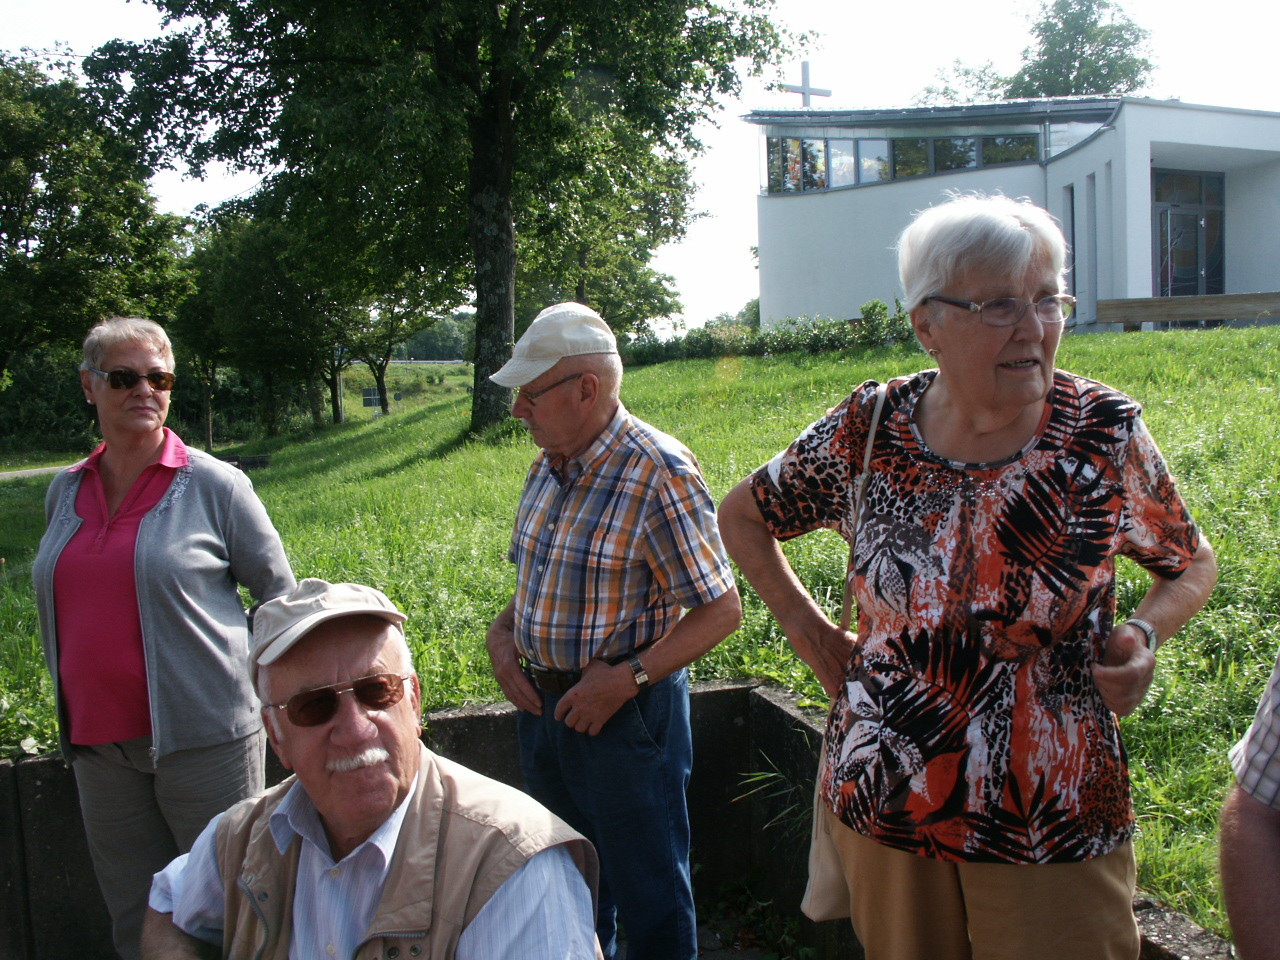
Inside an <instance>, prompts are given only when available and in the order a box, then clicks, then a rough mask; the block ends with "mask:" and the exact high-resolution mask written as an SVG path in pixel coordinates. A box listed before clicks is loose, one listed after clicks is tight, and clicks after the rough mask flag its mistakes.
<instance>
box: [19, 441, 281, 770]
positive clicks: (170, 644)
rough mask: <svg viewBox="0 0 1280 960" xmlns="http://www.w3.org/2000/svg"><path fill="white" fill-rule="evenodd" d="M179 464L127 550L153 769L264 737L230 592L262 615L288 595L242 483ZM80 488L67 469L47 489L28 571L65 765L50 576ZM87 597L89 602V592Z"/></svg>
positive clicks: (73, 524) (224, 469)
mask: <svg viewBox="0 0 1280 960" xmlns="http://www.w3.org/2000/svg"><path fill="white" fill-rule="evenodd" d="M187 457H188V459H189V463H188V464H187V466H185V467H181V468H179V469H178V471H177V473H176V474H175V475H174V478H173V482H172V483H171V484H170V485H169V489H168V490H167V491H165V494H164V496H163V497H161V498H160V502H159V503H157V504H156V505H155V506H154V507H153V508H152V509H151V510H150V511H149V512H148V513H147V515H146V516H144V517H143V518H142V522H141V524H140V525H139V527H138V541H137V546H136V547H135V550H134V574H135V576H136V579H137V593H138V612H139V614H140V615H141V620H142V648H143V654H144V657H145V660H146V667H147V690H148V693H149V695H150V698H151V736H152V745H151V754H152V757H153V759H158V758H160V757H163V756H164V755H165V754H169V753H173V752H175V751H177V750H188V749H191V748H193V747H205V746H211V745H214V744H219V743H227V742H229V741H231V740H236V739H239V738H240V737H245V736H248V735H249V734H251V733H254V732H256V731H258V730H259V729H261V727H262V720H261V718H260V716H259V713H258V700H257V697H256V696H255V695H254V692H253V685H252V683H251V681H250V678H249V618H248V616H247V615H246V613H245V609H244V604H243V603H242V602H241V600H240V592H239V590H238V589H237V584H243V585H244V586H245V587H247V588H248V590H249V592H250V593H251V594H252V595H253V597H254V599H256V600H257V602H258V603H262V602H264V601H266V600H270V599H272V598H273V597H278V596H280V595H281V594H284V593H288V592H289V591H290V590H292V589H293V586H294V578H293V571H292V570H291V569H290V567H289V561H288V559H287V558H286V557H285V553H284V546H283V544H281V542H280V535H279V534H278V533H276V529H275V527H274V526H272V524H271V520H270V518H269V517H268V516H267V511H266V509H265V508H264V507H263V506H262V501H261V500H259V499H258V495H257V494H256V493H254V492H253V484H252V483H250V482H249V478H248V477H246V476H245V475H244V474H243V473H241V472H240V471H239V470H238V469H237V468H236V467H233V466H231V465H230V464H226V463H223V462H222V461H221V460H218V459H216V458H215V457H211V456H210V455H209V454H207V453H205V452H204V451H202V450H196V449H193V448H191V447H187ZM82 462H83V461H82ZM77 466H78V464H77ZM83 476H84V473H83V472H82V471H79V470H76V469H75V468H74V467H69V468H67V469H66V470H63V471H61V472H60V473H58V474H57V475H56V476H55V477H54V478H53V482H52V483H51V484H50V485H49V492H48V493H47V494H46V495H45V504H44V506H45V519H46V521H47V523H48V526H47V528H46V529H45V532H44V536H43V537H42V538H41V540H40V549H39V551H38V552H37V554H36V560H35V563H34V565H33V567H32V571H31V575H32V580H33V581H34V582H35V588H36V604H37V607H38V609H39V613H40V633H41V638H42V640H43V643H44V657H45V662H46V663H47V664H48V666H49V672H50V673H51V674H53V677H54V690H55V696H56V698H57V707H58V720H59V728H60V743H61V747H62V754H63V756H64V757H66V759H67V761H68V762H70V761H71V760H72V759H73V758H74V756H75V748H74V747H73V746H72V745H71V742H70V740H69V739H68V738H67V730H68V724H67V722H66V717H65V715H64V714H63V710H64V709H65V704H64V702H63V698H62V691H61V685H60V683H58V676H59V674H58V618H57V614H56V601H55V598H54V595H53V571H54V568H55V567H56V566H57V563H58V557H59V555H60V554H61V553H62V549H63V547H65V546H66V545H67V542H68V541H69V540H70V539H71V537H72V536H73V535H74V534H75V532H76V531H77V530H78V529H79V528H80V524H81V522H82V520H81V518H80V517H79V516H78V515H77V514H76V512H75V503H76V494H77V492H78V491H79V489H80V481H81V479H82V478H83ZM85 589H87V590H92V589H93V586H92V584H86V585H85Z"/></svg>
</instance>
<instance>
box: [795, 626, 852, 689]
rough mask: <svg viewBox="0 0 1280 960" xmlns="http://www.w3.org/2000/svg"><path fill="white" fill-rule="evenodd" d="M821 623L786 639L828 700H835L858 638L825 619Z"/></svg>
mask: <svg viewBox="0 0 1280 960" xmlns="http://www.w3.org/2000/svg"><path fill="white" fill-rule="evenodd" d="M821 621H822V625H821V626H818V625H813V626H811V627H810V628H809V629H808V630H805V631H803V632H797V633H796V634H794V635H792V634H788V637H787V639H789V640H790V641H791V646H792V647H794V648H795V651H796V655H797V656H798V657H799V658H800V659H801V660H803V661H804V662H805V663H807V664H808V665H809V667H810V668H811V669H812V670H813V672H814V674H815V675H816V676H817V678H818V682H819V683H820V684H822V689H823V690H825V691H826V694H827V696H828V697H829V698H834V697H835V695H836V692H837V691H838V690H839V689H840V686H841V684H843V683H844V681H845V672H846V671H847V670H848V668H849V658H850V657H851V656H853V648H854V646H855V645H856V644H857V642H858V638H857V636H856V635H855V634H852V633H850V632H849V631H848V630H841V629H840V628H839V627H838V626H836V625H835V624H834V623H832V622H831V621H830V620H827V619H826V618H825V617H822V618H821Z"/></svg>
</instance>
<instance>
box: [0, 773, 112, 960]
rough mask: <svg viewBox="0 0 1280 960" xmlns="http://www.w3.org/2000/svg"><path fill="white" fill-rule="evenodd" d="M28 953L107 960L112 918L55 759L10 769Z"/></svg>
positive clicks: (45, 959)
mask: <svg viewBox="0 0 1280 960" xmlns="http://www.w3.org/2000/svg"><path fill="white" fill-rule="evenodd" d="M15 772H16V774H17V783H18V803H19V809H20V816H21V818H22V842H23V847H24V850H25V858H26V870H27V891H28V895H29V897H30V903H31V910H30V913H29V917H30V923H31V949H32V957H33V958H36V960H98V958H102V960H109V958H114V957H115V951H114V950H113V948H112V945H111V918H110V916H109V914H108V913H107V907H106V904H105V903H103V901H102V894H101V892H100V891H99V890H98V882H97V879H96V877H95V876H94V873H93V862H92V861H91V860H90V858H89V845H88V841H87V840H86V839H85V835H84V825H83V821H82V820H81V817H80V799H79V794H78V793H77V792H76V784H75V777H74V776H73V775H72V773H71V770H70V769H69V768H68V767H67V765H66V764H65V763H64V762H63V761H62V759H61V758H60V757H52V756H50V757H33V758H31V759H29V760H19V761H18V763H17V764H16V765H15Z"/></svg>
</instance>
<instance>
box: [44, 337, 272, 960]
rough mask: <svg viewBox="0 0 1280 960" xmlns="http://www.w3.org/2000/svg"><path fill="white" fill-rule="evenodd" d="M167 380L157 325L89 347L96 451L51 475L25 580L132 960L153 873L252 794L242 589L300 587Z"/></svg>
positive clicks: (65, 749) (264, 595) (90, 342)
mask: <svg viewBox="0 0 1280 960" xmlns="http://www.w3.org/2000/svg"><path fill="white" fill-rule="evenodd" d="M173 367H174V363H173V348H172V347H171V346H170V344H169V338H168V337H167V336H166V335H165V332H164V330H163V329H162V328H161V327H160V326H158V325H157V324H155V323H152V322H151V321H150V320H143V319H139V318H136V317H115V318H112V319H110V320H106V321H104V322H102V323H100V324H98V325H97V326H95V327H94V328H93V329H92V330H91V331H90V332H89V335H88V337H87V338H86V340H85V342H84V362H83V363H82V364H81V365H80V384H81V386H82V388H83V389H84V396H85V400H86V401H87V402H88V403H89V404H91V405H92V406H93V407H94V409H95V410H96V412H97V415H98V426H99V429H100V430H101V432H102V444H101V445H100V446H99V447H98V448H97V449H96V450H95V451H94V452H93V453H92V454H91V455H90V456H89V457H88V458H87V459H85V460H82V461H81V462H80V463H77V464H75V465H73V466H70V467H68V468H67V469H65V470H63V471H61V472H60V473H58V475H57V476H56V477H54V480H53V483H52V484H51V485H50V487H49V492H48V494H47V495H46V497H45V516H46V519H47V521H48V527H47V528H46V530H45V534H44V537H43V538H42V539H41V541H40V549H39V552H38V553H37V555H36V561H35V565H34V567H33V570H32V578H33V580H34V583H35V588H36V601H37V606H38V609H39V613H40V629H41V634H42V638H43V642H44V654H45V661H46V663H47V664H48V666H49V671H50V673H52V674H53V677H54V681H55V683H54V692H55V697H56V703H57V710H58V721H59V728H60V739H61V746H62V753H63V756H65V757H66V758H67V760H68V761H69V762H70V763H71V768H72V770H73V771H74V773H75V778H76V786H77V788H78V790H79V794H80V808H81V812H82V814H83V816H84V825H85V833H86V835H87V836H88V840H89V851H90V853H91V855H92V857H93V864H94V870H95V872H96V873H97V875H98V884H99V886H100V887H101V889H102V894H103V897H104V899H105V900H106V902H107V907H108V909H109V911H110V913H111V919H112V930H113V935H114V939H115V945H116V950H117V951H118V952H119V953H120V955H121V956H123V957H125V958H127V960H128V958H133V957H137V956H138V955H139V937H140V933H141V925H142V917H143V914H144V911H145V908H146V904H147V893H148V891H149V890H150V887H151V875H152V874H153V873H155V872H156V871H158V870H162V869H163V868H164V866H165V865H166V864H167V863H168V862H169V861H170V860H172V859H173V858H174V857H176V856H177V855H178V854H179V853H183V852H185V851H186V850H188V849H190V847H191V844H192V843H193V842H194V840H195V838H196V837H197V836H198V835H199V833H200V831H201V830H202V829H203V828H204V826H205V824H206V823H207V822H208V821H209V819H210V818H211V817H212V816H214V814H217V813H220V812H221V811H223V810H225V809H226V808H227V807H229V806H230V805H231V804H233V803H235V802H236V801H237V800H240V799H242V798H244V797H247V796H250V795H252V794H254V793H256V792H258V791H259V790H261V789H262V786H263V761H264V758H265V750H266V748H265V740H264V738H263V732H262V721H261V718H260V716H259V712H258V702H257V699H256V698H255V697H254V694H253V688H252V684H251V682H250V678H249V621H248V618H247V615H246V612H245V609H244V605H243V603H242V602H241V600H240V591H239V586H241V585H243V586H244V587H246V588H247V589H248V590H249V592H250V593H251V594H252V595H253V596H254V597H255V598H256V599H257V600H258V601H259V602H262V601H265V600H269V599H272V598H273V597H277V596H279V595H281V594H284V593H287V592H288V591H289V590H291V589H292V588H293V585H294V578H293V572H292V571H291V570H290V568H289V561H288V559H286V557H285V553H284V548H283V546H282V545H281V543H280V537H279V535H278V534H277V533H276V530H275V527H273V526H272V524H271V521H270V519H269V518H268V517H267V512H266V510H265V509H264V508H263V506H262V502H261V501H260V500H259V499H258V497H257V495H256V494H255V493H254V492H253V485H252V484H251V483H250V482H249V480H248V478H247V477H245V475H244V474H242V473H241V472H240V471H239V470H237V469H236V468H235V467H232V466H230V465H229V464H226V463H223V462H222V461H220V460H217V459H216V458H214V457H211V456H209V455H208V454H207V453H204V452H203V451H200V450H195V449H192V448H191V447H188V446H187V445H186V444H184V443H183V442H182V440H181V439H179V437H178V436H177V434H175V433H173V431H171V430H169V429H168V428H167V427H166V426H165V425H164V423H165V419H166V417H167V416H168V413H169V396H170V391H171V390H172V389H173V387H174V384H175V383H176V379H177V378H176V377H175V375H174V372H173Z"/></svg>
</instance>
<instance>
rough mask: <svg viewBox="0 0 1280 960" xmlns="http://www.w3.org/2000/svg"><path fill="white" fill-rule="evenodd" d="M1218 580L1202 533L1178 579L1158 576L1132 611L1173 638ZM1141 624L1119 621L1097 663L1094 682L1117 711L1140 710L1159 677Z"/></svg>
mask: <svg viewBox="0 0 1280 960" xmlns="http://www.w3.org/2000/svg"><path fill="white" fill-rule="evenodd" d="M1217 582H1218V563H1217V561H1216V560H1215V559H1214V557H1213V548H1212V547H1211V546H1209V541H1208V540H1206V539H1204V537H1203V536H1201V538H1200V546H1199V547H1198V548H1197V549H1196V553H1195V556H1194V557H1192V558H1191V563H1190V565H1189V566H1188V567H1187V569H1185V570H1184V571H1182V576H1180V577H1178V579H1176V580H1166V579H1164V578H1163V577H1155V578H1154V580H1153V582H1152V584H1151V589H1150V590H1148V591H1147V594H1146V596H1145V597H1143V598H1142V602H1141V603H1140V604H1138V608H1137V609H1136V610H1134V612H1133V615H1134V616H1135V617H1138V618H1139V619H1142V620H1145V621H1147V623H1149V624H1151V625H1152V626H1153V627H1155V628H1156V636H1157V637H1159V638H1160V640H1161V642H1163V641H1165V640H1167V639H1169V637H1171V636H1173V635H1174V634H1175V633H1177V632H1178V631H1179V630H1181V629H1182V626H1183V624H1185V623H1186V622H1187V621H1188V620H1190V619H1191V618H1192V617H1193V616H1195V615H1196V613H1197V612H1198V611H1199V610H1200V608H1201V607H1203V606H1204V604H1205V601H1206V600H1208V599H1209V594H1210V593H1212V592H1213V585H1214V584H1215V583H1217ZM1145 639H1146V638H1145V637H1144V636H1143V633H1142V631H1141V630H1139V629H1138V628H1137V627H1131V626H1128V625H1126V624H1117V625H1116V626H1115V628H1114V629H1113V630H1112V631H1111V637H1110V639H1109V640H1108V641H1107V649H1106V653H1105V655H1104V657H1103V660H1102V663H1095V664H1094V665H1093V682H1094V683H1095V684H1097V687H1098V692H1099V693H1101V694H1102V701H1103V703H1105V704H1106V705H1107V707H1108V708H1109V709H1110V710H1112V711H1113V712H1114V713H1115V714H1116V716H1119V717H1124V716H1127V715H1129V714H1130V713H1132V712H1133V711H1134V710H1136V709H1137V707H1138V704H1140V703H1141V702H1142V698H1143V697H1145V696H1146V695H1147V690H1148V689H1149V688H1150V686H1151V679H1152V677H1153V676H1155V666H1156V658H1155V656H1154V654H1152V653H1151V652H1150V651H1149V650H1147V647H1146V643H1145Z"/></svg>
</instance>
